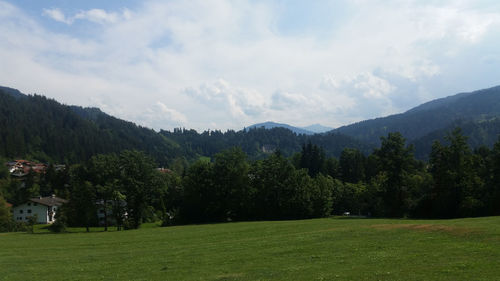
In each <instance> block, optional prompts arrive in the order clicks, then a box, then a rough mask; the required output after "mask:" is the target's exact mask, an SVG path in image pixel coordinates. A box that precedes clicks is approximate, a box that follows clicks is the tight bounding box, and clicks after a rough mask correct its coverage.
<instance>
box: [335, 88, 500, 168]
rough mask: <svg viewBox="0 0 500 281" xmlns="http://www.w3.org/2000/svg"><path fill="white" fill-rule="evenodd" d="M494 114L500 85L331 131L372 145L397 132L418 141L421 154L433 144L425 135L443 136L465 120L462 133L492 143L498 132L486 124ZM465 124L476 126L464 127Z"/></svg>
mask: <svg viewBox="0 0 500 281" xmlns="http://www.w3.org/2000/svg"><path fill="white" fill-rule="evenodd" d="M495 117H500V86H497V87H493V88H489V89H484V90H479V91H475V92H471V93H461V94H457V95H454V96H451V97H447V98H443V99H438V100H434V101H431V102H428V103H425V104H422V105H420V106H417V107H415V108H413V109H411V110H408V111H407V112H405V113H402V114H396V115H391V116H388V117H383V118H376V119H372V120H366V121H362V122H359V123H355V124H352V125H348V126H343V127H340V128H338V129H335V130H334V132H338V133H342V134H346V135H349V136H352V137H355V138H356V139H358V140H360V141H364V142H368V143H371V144H374V145H378V144H379V143H380V136H384V135H386V134H387V133H389V132H400V133H401V134H403V136H404V137H405V138H406V139H408V141H409V142H415V143H417V144H418V145H417V155H418V156H419V157H420V158H422V157H421V156H426V155H428V152H429V151H430V144H432V140H431V142H429V141H426V140H427V139H431V138H434V137H435V136H439V137H442V136H444V135H445V133H446V132H447V131H449V130H450V129H451V128H452V127H456V126H457V125H460V126H461V125H462V124H465V125H464V133H465V135H467V136H468V137H469V140H470V141H471V143H470V144H471V145H473V146H474V147H475V146H476V145H480V144H488V145H491V144H493V143H494V142H495V141H496V140H497V137H498V134H497V133H496V131H495V130H490V129H488V126H489V125H488V124H490V125H491V123H490V122H491V120H492V119H493V118H495ZM466 126H468V127H476V128H477V129H470V130H467V129H465V127H466ZM485 126H486V127H485ZM479 128H484V129H479ZM421 138H422V139H421ZM419 139H420V140H419ZM477 140H481V141H477ZM476 141H477V142H476Z"/></svg>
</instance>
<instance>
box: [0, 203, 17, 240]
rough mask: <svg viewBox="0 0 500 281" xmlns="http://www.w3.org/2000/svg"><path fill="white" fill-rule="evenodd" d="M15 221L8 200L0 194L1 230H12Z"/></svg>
mask: <svg viewBox="0 0 500 281" xmlns="http://www.w3.org/2000/svg"><path fill="white" fill-rule="evenodd" d="M14 224H15V222H14V221H13V219H12V214H11V212H10V207H9V206H8V205H7V201H5V199H4V198H3V197H2V196H1V195H0V232H5V231H11V230H12V228H13V225H14Z"/></svg>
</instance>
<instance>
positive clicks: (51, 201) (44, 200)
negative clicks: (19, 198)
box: [30, 196, 68, 206]
mask: <svg viewBox="0 0 500 281" xmlns="http://www.w3.org/2000/svg"><path fill="white" fill-rule="evenodd" d="M30 201H31V202H35V203H39V204H42V205H45V206H61V205H62V204H64V203H67V202H68V200H65V199H62V198H59V197H55V196H48V197H36V198H31V199H30Z"/></svg>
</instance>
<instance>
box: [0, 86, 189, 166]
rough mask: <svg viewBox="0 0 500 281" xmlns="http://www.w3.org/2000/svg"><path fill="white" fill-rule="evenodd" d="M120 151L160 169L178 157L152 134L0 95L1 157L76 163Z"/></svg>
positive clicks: (82, 111)
mask: <svg viewBox="0 0 500 281" xmlns="http://www.w3.org/2000/svg"><path fill="white" fill-rule="evenodd" d="M14 93H15V92H14ZM17 93H18V92H17ZM124 149H138V150H142V151H145V152H146V153H148V154H150V155H151V156H153V157H154V158H155V159H156V160H157V161H158V162H159V163H160V164H166V162H168V160H169V159H171V158H173V157H175V156H178V153H180V152H179V147H178V145H177V144H175V143H174V142H172V141H170V140H168V139H167V138H166V137H164V136H161V135H159V134H158V133H156V132H155V131H153V130H151V129H147V128H143V127H140V126H137V125H135V124H134V123H131V122H127V121H123V120H120V119H117V118H114V117H112V116H109V115H107V114H105V113H103V112H101V111H100V110H99V109H95V108H91V109H89V108H81V107H75V106H66V105H62V104H60V103H58V102H57V101H55V100H51V99H48V98H46V97H43V96H39V95H29V96H27V95H22V94H20V93H18V94H17V95H13V94H12V91H10V92H9V93H6V92H5V88H2V89H0V156H3V157H7V158H17V157H22V158H25V157H26V158H34V159H37V160H40V161H47V162H52V161H55V162H66V163H76V162H81V161H83V160H86V159H88V158H89V157H90V156H92V155H95V154H97V153H111V152H119V151H121V150H124Z"/></svg>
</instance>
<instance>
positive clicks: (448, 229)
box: [370, 224, 480, 236]
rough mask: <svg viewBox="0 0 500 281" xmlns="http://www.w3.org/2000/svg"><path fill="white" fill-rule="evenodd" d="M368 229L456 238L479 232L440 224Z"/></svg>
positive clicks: (372, 226) (382, 225) (380, 226)
mask: <svg viewBox="0 0 500 281" xmlns="http://www.w3.org/2000/svg"><path fill="white" fill-rule="evenodd" d="M370 227H371V228H375V229H379V230H391V229H411V230H417V231H424V232H432V231H439V232H445V233H449V234H452V235H457V236H467V235H470V234H474V233H479V232H480V231H479V230H477V229H473V228H467V227H456V226H449V225H442V224H374V225H370Z"/></svg>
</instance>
